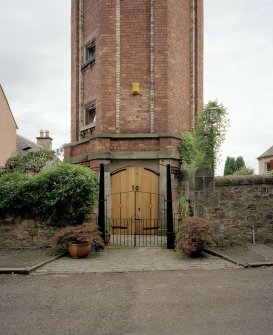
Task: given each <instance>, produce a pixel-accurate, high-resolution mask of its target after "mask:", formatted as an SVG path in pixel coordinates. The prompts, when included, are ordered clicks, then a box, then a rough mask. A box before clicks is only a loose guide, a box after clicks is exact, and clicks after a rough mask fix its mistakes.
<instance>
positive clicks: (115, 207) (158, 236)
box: [105, 188, 167, 247]
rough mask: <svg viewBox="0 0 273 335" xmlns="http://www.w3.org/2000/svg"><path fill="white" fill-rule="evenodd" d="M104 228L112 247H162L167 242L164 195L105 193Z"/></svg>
mask: <svg viewBox="0 0 273 335" xmlns="http://www.w3.org/2000/svg"><path fill="white" fill-rule="evenodd" d="M105 221H106V222H105V223H106V225H105V230H106V231H109V232H110V233H111V240H110V244H111V245H115V246H133V247H137V246H145V247H164V246H166V245H167V225H166V199H165V195H161V194H156V193H151V192H140V191H139V190H138V189H137V188H136V189H134V190H133V191H129V192H120V193H115V194H112V195H109V196H106V220H105Z"/></svg>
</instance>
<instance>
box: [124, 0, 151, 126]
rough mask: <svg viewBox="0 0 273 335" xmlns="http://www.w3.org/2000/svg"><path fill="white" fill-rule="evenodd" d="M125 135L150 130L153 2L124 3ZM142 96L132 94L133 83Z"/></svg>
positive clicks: (147, 0) (127, 0) (125, 0)
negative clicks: (139, 89) (151, 20)
mask: <svg viewBox="0 0 273 335" xmlns="http://www.w3.org/2000/svg"><path fill="white" fill-rule="evenodd" d="M120 29H121V111H120V113H121V115H120V131H121V133H147V132H149V131H150V0H142V1H131V0H123V1H121V22H120ZM133 82H137V83H140V87H141V91H140V92H141V95H136V96H133V95H132V83H133Z"/></svg>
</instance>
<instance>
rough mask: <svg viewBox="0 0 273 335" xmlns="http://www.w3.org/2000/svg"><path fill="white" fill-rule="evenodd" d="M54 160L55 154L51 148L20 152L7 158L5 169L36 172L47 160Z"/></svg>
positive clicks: (47, 162)
mask: <svg viewBox="0 0 273 335" xmlns="http://www.w3.org/2000/svg"><path fill="white" fill-rule="evenodd" d="M54 161H56V156H55V152H54V151H53V150H39V151H31V152H20V153H18V154H16V155H15V156H12V157H10V158H9V159H8V160H7V162H6V169H7V171H8V172H20V173H28V172H31V173H38V172H40V171H41V170H42V168H43V167H45V166H46V165H47V164H49V162H51V164H52V163H53V162H54Z"/></svg>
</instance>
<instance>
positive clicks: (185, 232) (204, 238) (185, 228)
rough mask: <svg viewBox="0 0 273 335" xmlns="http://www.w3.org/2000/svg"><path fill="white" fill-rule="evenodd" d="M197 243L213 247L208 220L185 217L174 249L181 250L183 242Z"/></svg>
mask: <svg viewBox="0 0 273 335" xmlns="http://www.w3.org/2000/svg"><path fill="white" fill-rule="evenodd" d="M187 241H190V242H197V243H201V244H207V245H213V233H212V230H211V227H210V225H209V223H208V220H206V219H204V218H201V217H198V216H192V217H186V218H185V219H184V220H183V223H182V225H181V226H180V227H179V231H178V233H177V234H176V238H175V249H176V250H183V243H184V242H187Z"/></svg>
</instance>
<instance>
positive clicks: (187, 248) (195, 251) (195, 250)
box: [182, 241, 204, 257]
mask: <svg viewBox="0 0 273 335" xmlns="http://www.w3.org/2000/svg"><path fill="white" fill-rule="evenodd" d="M203 249H204V243H201V242H191V241H183V243H182V250H183V252H184V253H185V254H186V255H188V256H191V257H198V256H200V254H201V253H202V251H203Z"/></svg>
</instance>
